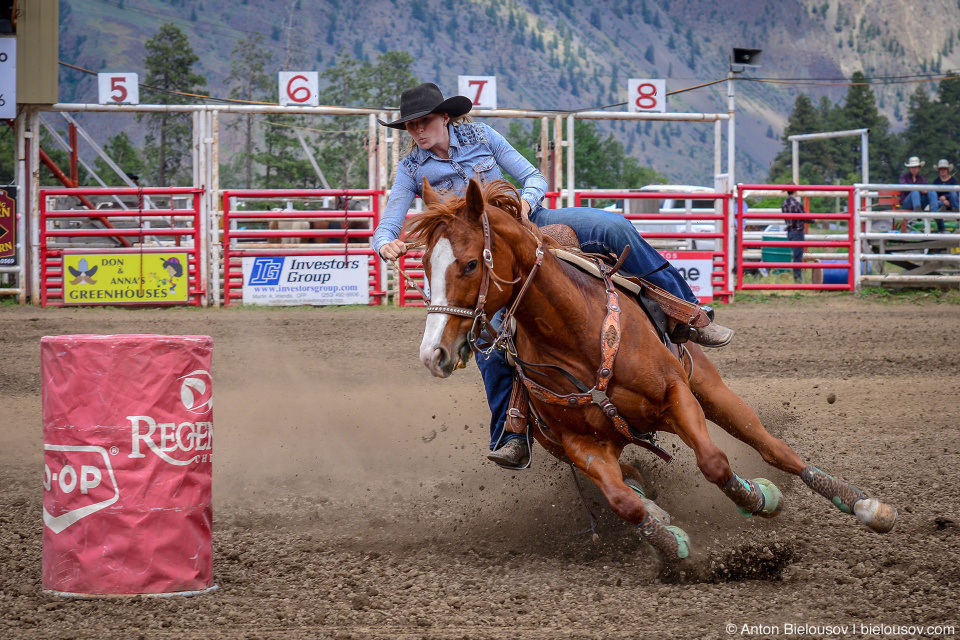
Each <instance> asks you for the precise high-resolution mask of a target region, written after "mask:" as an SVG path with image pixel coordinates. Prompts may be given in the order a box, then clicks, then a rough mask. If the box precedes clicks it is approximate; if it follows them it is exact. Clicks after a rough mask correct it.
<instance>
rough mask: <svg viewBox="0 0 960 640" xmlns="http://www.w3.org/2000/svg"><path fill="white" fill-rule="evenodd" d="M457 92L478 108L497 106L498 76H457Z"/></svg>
mask: <svg viewBox="0 0 960 640" xmlns="http://www.w3.org/2000/svg"><path fill="white" fill-rule="evenodd" d="M457 93H459V94H460V95H462V96H466V97H468V98H470V101H471V102H473V106H474V108H476V109H496V108H497V76H457Z"/></svg>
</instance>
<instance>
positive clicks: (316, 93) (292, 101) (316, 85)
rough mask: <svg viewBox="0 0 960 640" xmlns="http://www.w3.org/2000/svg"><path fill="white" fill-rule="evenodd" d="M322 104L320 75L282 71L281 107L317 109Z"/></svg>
mask: <svg viewBox="0 0 960 640" xmlns="http://www.w3.org/2000/svg"><path fill="white" fill-rule="evenodd" d="M319 104H320V75H319V74H318V73H317V72H316V71H281V72H280V105H281V106H284V107H286V106H290V105H293V106H295V107H298V106H308V107H316V106H318V105H319Z"/></svg>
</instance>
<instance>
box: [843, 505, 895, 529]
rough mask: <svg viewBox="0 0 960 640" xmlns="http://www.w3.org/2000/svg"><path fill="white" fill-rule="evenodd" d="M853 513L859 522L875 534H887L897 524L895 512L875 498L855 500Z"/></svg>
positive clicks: (892, 508)
mask: <svg viewBox="0 0 960 640" xmlns="http://www.w3.org/2000/svg"><path fill="white" fill-rule="evenodd" d="M853 512H854V513H855V514H857V517H858V518H860V522H862V523H863V524H865V525H867V526H868V527H870V528H871V529H873V530H874V531H876V532H877V533H887V532H888V531H890V530H891V529H893V526H894V525H895V524H896V523H897V510H896V508H895V507H891V506H890V505H888V504H884V503H883V502H880V501H879V500H877V499H876V498H864V499H863V500H857V502H856V503H855V504H854V505H853Z"/></svg>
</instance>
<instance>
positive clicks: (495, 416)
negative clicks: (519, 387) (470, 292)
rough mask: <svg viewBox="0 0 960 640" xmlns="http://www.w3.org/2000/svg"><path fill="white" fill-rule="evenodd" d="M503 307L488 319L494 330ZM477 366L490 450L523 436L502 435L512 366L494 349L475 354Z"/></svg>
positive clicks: (507, 406)
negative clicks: (486, 407)
mask: <svg viewBox="0 0 960 640" xmlns="http://www.w3.org/2000/svg"><path fill="white" fill-rule="evenodd" d="M502 316H503V309H501V310H500V311H498V312H497V314H496V315H495V316H493V318H492V319H491V320H490V323H491V324H492V325H493V327H494V330H497V329H499V328H500V320H501V318H502ZM477 366H478V367H479V368H480V377H482V378H483V387H484V389H485V390H486V392H487V404H488V405H489V406H490V450H491V451H493V449H494V448H496V446H497V443H499V444H500V445H501V446H502V445H504V444H506V442H507V441H508V440H512V439H514V438H524V437H525V436H524V435H523V434H519V433H508V434H506V435H505V437H504V438H503V442H500V438H501V436H504V433H503V427H504V425H505V424H506V422H507V409H509V408H510V391H511V390H512V389H513V367H511V366H510V365H509V364H507V360H506V358H504V356H503V352H502V351H494V352H493V353H491V354H490V355H489V356H487V357H484V356H483V355H482V354H477Z"/></svg>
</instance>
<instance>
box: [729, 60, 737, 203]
mask: <svg viewBox="0 0 960 640" xmlns="http://www.w3.org/2000/svg"><path fill="white" fill-rule="evenodd" d="M734 79H735V76H734V73H733V70H732V69H731V70H730V71H728V72H727V113H728V115H729V116H730V119H729V120H727V176H729V177H728V178H727V180H728V184H729V186H730V193H731V194H733V192H734V190H735V189H736V185H737V179H736V174H735V172H734V166H735V161H736V150H737V141H736V140H737V138H736V129H737V125H736V112H737V107H736V101H735V99H734V88H733V81H734Z"/></svg>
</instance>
